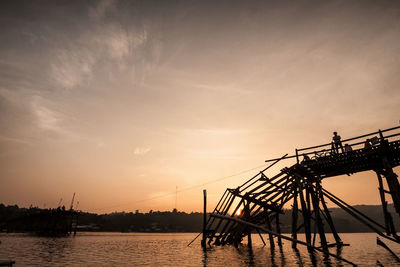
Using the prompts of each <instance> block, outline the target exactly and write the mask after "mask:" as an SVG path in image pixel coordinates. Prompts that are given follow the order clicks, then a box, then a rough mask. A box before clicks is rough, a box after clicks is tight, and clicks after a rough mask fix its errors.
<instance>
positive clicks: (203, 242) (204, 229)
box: [201, 189, 207, 248]
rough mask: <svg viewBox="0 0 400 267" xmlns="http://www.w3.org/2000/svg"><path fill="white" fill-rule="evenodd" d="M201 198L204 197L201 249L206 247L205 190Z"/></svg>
mask: <svg viewBox="0 0 400 267" xmlns="http://www.w3.org/2000/svg"><path fill="white" fill-rule="evenodd" d="M203 197H204V210H203V239H202V240H201V246H202V247H203V248H205V247H206V238H207V233H206V226H207V190H206V189H204V190H203Z"/></svg>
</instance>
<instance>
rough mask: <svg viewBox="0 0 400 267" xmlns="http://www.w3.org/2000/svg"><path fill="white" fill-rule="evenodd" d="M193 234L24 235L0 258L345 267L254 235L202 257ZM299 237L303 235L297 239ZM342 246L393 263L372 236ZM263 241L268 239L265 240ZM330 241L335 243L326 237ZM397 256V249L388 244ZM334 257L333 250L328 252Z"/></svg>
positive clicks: (354, 255)
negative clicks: (238, 244) (249, 242)
mask: <svg viewBox="0 0 400 267" xmlns="http://www.w3.org/2000/svg"><path fill="white" fill-rule="evenodd" d="M196 235H197V234H191V233H184V234H143V233H127V234H121V233H78V235H77V236H76V237H75V238H74V237H67V238H44V237H35V236H30V235H26V234H2V235H0V240H1V241H2V243H0V259H13V260H15V261H16V263H17V264H16V265H15V266H17V267H18V266H229V267H236V266H312V265H313V263H314V265H318V266H324V265H325V266H346V264H342V263H340V261H339V260H337V259H335V258H332V257H329V258H326V257H323V255H321V254H320V253H314V254H313V255H310V254H309V252H308V251H307V249H305V248H304V247H302V246H298V250H293V249H292V248H291V243H290V242H288V241H284V242H283V249H282V251H283V252H281V251H280V250H279V249H275V250H274V251H271V250H270V249H269V247H268V246H266V247H263V246H262V242H261V240H260V239H259V237H258V236H257V235H253V249H249V248H248V247H247V246H241V247H239V248H234V247H232V246H225V247H212V248H209V249H207V250H206V252H204V251H203V250H202V249H201V247H200V242H199V240H198V242H195V243H193V245H191V246H190V247H188V246H187V244H188V243H189V242H190V241H191V240H192V239H193V238H194V237H195V236H196ZM300 237H301V238H304V236H302V235H300ZM341 238H342V239H343V241H344V242H345V243H350V244H351V246H350V247H344V248H343V249H342V251H341V252H340V251H339V252H338V253H340V255H341V256H342V257H344V258H346V259H348V260H350V261H352V262H354V263H357V264H359V265H361V266H371V265H376V261H377V260H379V261H380V262H381V263H382V264H383V265H384V266H395V265H396V264H397V262H396V261H395V260H394V259H393V258H392V256H391V255H390V254H389V253H388V252H387V251H385V250H384V249H383V248H381V247H378V246H377V245H376V235H375V234H372V233H360V234H341ZM264 239H265V240H267V236H265V237H264ZM328 239H330V240H331V241H333V238H332V237H331V236H330V235H328ZM386 243H387V245H389V246H390V248H391V249H393V250H394V251H395V252H396V253H399V254H400V246H399V245H396V244H393V243H392V242H390V241H388V242H386ZM330 251H331V252H332V253H337V250H336V249H335V248H332V249H331V250H330Z"/></svg>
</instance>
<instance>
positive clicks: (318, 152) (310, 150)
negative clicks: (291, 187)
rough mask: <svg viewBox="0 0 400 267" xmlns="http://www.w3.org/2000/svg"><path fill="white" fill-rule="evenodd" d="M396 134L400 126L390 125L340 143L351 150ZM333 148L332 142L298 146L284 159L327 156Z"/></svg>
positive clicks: (390, 138) (332, 151)
mask: <svg viewBox="0 0 400 267" xmlns="http://www.w3.org/2000/svg"><path fill="white" fill-rule="evenodd" d="M398 136H400V126H396V127H392V128H388V129H384V130H378V131H376V132H372V133H368V134H364V135H360V136H356V137H352V138H348V139H344V140H341V144H342V145H343V144H347V145H348V146H349V147H351V149H352V150H356V149H363V148H364V146H363V145H364V144H365V143H366V141H367V140H368V139H370V140H371V139H372V140H374V141H375V142H377V143H378V144H379V143H380V142H381V141H382V140H384V139H385V140H389V141H392V140H394V139H395V138H396V137H397V139H398ZM360 140H361V141H360ZM351 141H355V142H351ZM372 145H374V144H372ZM335 149H336V148H334V144H333V142H330V143H326V144H322V145H316V146H311V147H305V148H299V149H297V148H296V150H295V151H296V154H295V155H291V156H287V157H285V159H290V158H296V160H297V162H299V161H300V159H299V157H301V156H303V157H309V155H312V156H313V157H320V156H327V155H331V154H333V153H335V151H334V150H335ZM275 160H277V159H269V160H266V161H265V162H270V161H275Z"/></svg>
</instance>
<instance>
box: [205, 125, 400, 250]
mask: <svg viewBox="0 0 400 267" xmlns="http://www.w3.org/2000/svg"><path fill="white" fill-rule="evenodd" d="M399 129H400V127H393V128H390V129H385V130H378V131H376V132H373V133H369V134H365V135H362V136H357V137H353V138H349V139H346V140H342V144H347V145H348V146H346V150H344V149H338V148H336V147H334V144H332V143H329V144H323V145H319V146H313V147H308V148H302V149H296V153H295V155H293V156H287V155H285V156H283V157H282V158H277V159H273V160H268V161H267V162H272V163H271V165H270V166H268V167H267V168H265V169H264V170H262V171H260V172H259V173H258V174H257V175H255V176H254V177H252V178H251V179H249V180H248V181H246V182H245V183H243V184H242V185H240V186H238V187H236V188H232V189H226V191H225V192H224V194H223V196H222V197H221V199H220V201H219V202H218V204H217V206H216V207H215V209H214V210H213V212H212V213H210V214H209V217H208V219H207V221H206V224H205V228H204V230H203V240H202V245H203V247H206V246H210V245H227V244H230V245H235V246H237V245H239V244H240V243H241V242H242V241H243V239H244V238H245V237H248V245H249V246H251V232H258V233H259V234H260V237H261V239H262V241H263V242H264V244H265V241H264V239H263V237H262V236H261V232H264V233H267V234H268V235H269V246H270V247H271V248H274V247H275V245H278V246H282V239H286V240H290V241H291V242H292V247H294V248H295V247H296V246H297V244H302V245H305V246H307V247H308V248H309V249H316V250H320V251H323V252H325V253H329V247H331V246H343V245H344V244H343V242H342V240H341V238H340V236H339V234H338V233H337V231H336V229H335V225H334V222H333V220H332V218H331V216H330V212H329V210H328V207H327V201H330V202H331V203H333V204H335V205H337V206H338V207H340V208H342V209H343V210H344V211H346V212H348V213H349V214H350V215H351V216H353V217H354V218H355V219H357V220H358V221H360V222H361V223H363V224H365V225H366V226H367V227H369V228H370V229H371V230H372V231H374V232H376V233H377V234H378V235H380V236H381V237H383V238H386V239H388V240H391V241H394V242H397V243H400V237H399V236H397V234H396V229H395V226H394V223H393V219H392V216H393V215H392V214H391V213H390V212H389V211H388V209H387V201H388V200H390V199H391V200H392V201H393V203H394V207H395V211H396V213H397V215H400V186H399V182H398V179H397V175H396V174H395V173H394V172H393V169H392V168H394V167H396V166H399V165H400V130H399ZM366 140H367V141H366ZM288 158H296V160H297V162H296V163H295V164H294V165H292V166H290V167H286V168H283V169H282V170H281V171H280V172H279V173H277V174H275V175H273V176H267V175H266V171H267V170H268V169H269V168H270V167H272V166H273V165H274V164H276V163H277V162H279V161H281V160H284V159H288ZM362 171H374V172H375V173H376V175H377V180H378V185H379V190H378V193H379V195H380V199H381V204H382V214H383V220H382V221H384V224H383V223H379V222H377V221H375V220H373V219H371V218H369V217H368V216H367V215H365V214H363V213H361V212H360V211H358V210H357V209H355V208H354V207H352V206H350V205H349V204H347V203H346V202H345V201H343V200H342V199H340V198H338V197H337V196H335V195H334V194H333V193H331V192H329V191H327V190H326V189H324V188H323V187H322V185H321V181H322V180H323V179H326V178H329V177H334V176H339V175H346V174H347V175H351V174H353V173H357V172H362ZM384 182H386V185H384ZM290 205H291V206H290ZM284 207H291V211H292V212H291V213H292V220H291V237H289V236H286V235H282V234H281V228H280V221H279V216H280V215H281V214H283V213H284ZM324 226H327V227H328V228H329V229H330V232H331V233H332V234H333V238H334V240H335V241H334V242H333V243H328V241H327V238H326V235H325V230H326V227H324ZM302 230H303V231H304V233H305V240H306V241H305V242H304V241H301V240H299V239H298V238H297V234H298V233H299V231H302ZM317 237H318V240H319V242H320V244H319V245H317V244H316V238H317ZM329 254H330V253H329Z"/></svg>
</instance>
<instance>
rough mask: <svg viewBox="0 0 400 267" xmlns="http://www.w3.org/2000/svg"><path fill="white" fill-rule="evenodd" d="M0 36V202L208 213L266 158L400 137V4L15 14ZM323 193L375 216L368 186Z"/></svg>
mask: <svg viewBox="0 0 400 267" xmlns="http://www.w3.org/2000/svg"><path fill="white" fill-rule="evenodd" d="M0 31H1V34H0V183H1V186H0V203H5V204H10V205H11V204H17V205H19V206H24V207H28V206H30V205H31V204H32V205H34V206H39V207H56V206H57V204H58V203H59V201H60V199H61V198H62V204H64V205H66V206H69V204H70V201H71V198H72V195H73V193H74V192H76V200H77V201H79V209H82V210H85V211H89V212H98V213H105V212H113V211H135V210H139V211H142V212H146V211H149V210H172V209H173V208H175V207H176V208H177V209H178V210H182V211H187V212H189V211H201V210H202V205H203V203H202V189H207V192H208V208H209V209H210V210H211V209H212V208H213V207H214V206H215V204H216V202H217V201H218V200H219V198H220V196H221V195H222V193H223V192H224V191H225V188H227V187H229V188H234V187H237V186H238V185H240V184H241V183H243V182H244V181H245V180H247V179H248V178H250V177H251V176H252V175H253V174H255V173H257V172H258V171H259V170H261V168H262V167H261V166H263V165H265V163H264V161H265V160H266V159H269V158H275V157H280V156H282V155H284V154H286V153H289V154H293V153H294V151H295V148H300V147H306V146H312V145H317V144H321V143H328V142H330V141H331V138H332V132H333V131H338V132H339V134H340V135H341V136H342V138H350V137H353V136H356V135H360V134H364V133H369V132H373V131H376V130H377V129H385V128H390V127H393V126H398V125H399V120H400V116H399V114H400V105H399V103H400V92H399V87H398V85H399V82H400V45H399V44H400V3H398V2H397V1H372V0H371V1H368V0H365V1H358V0H355V1H340V0H338V1H301V0H300V1H189V0H186V1H134V0H133V1H108V0H107V1H58V0H56V1H18V0H13V1H1V3H0ZM291 164H293V162H291V161H286V162H284V163H282V164H281V165H280V166H276V168H274V169H272V170H271V171H270V172H269V173H267V174H268V175H271V176H272V175H273V174H274V173H276V172H277V171H279V169H280V168H283V167H285V166H289V165H291ZM250 169H253V170H251V171H247V172H244V171H245V170H250ZM395 171H397V173H399V170H398V169H395ZM236 174H237V175H236ZM323 185H324V186H326V188H327V189H328V190H330V191H331V192H332V193H334V194H336V195H337V196H339V197H341V198H342V199H344V200H345V201H347V202H348V203H350V204H378V203H379V194H378V191H377V179H376V175H375V174H374V173H373V172H365V173H360V174H356V175H352V176H350V177H349V176H345V177H335V178H329V179H327V180H326V181H323ZM176 190H177V192H178V193H177V195H176Z"/></svg>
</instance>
